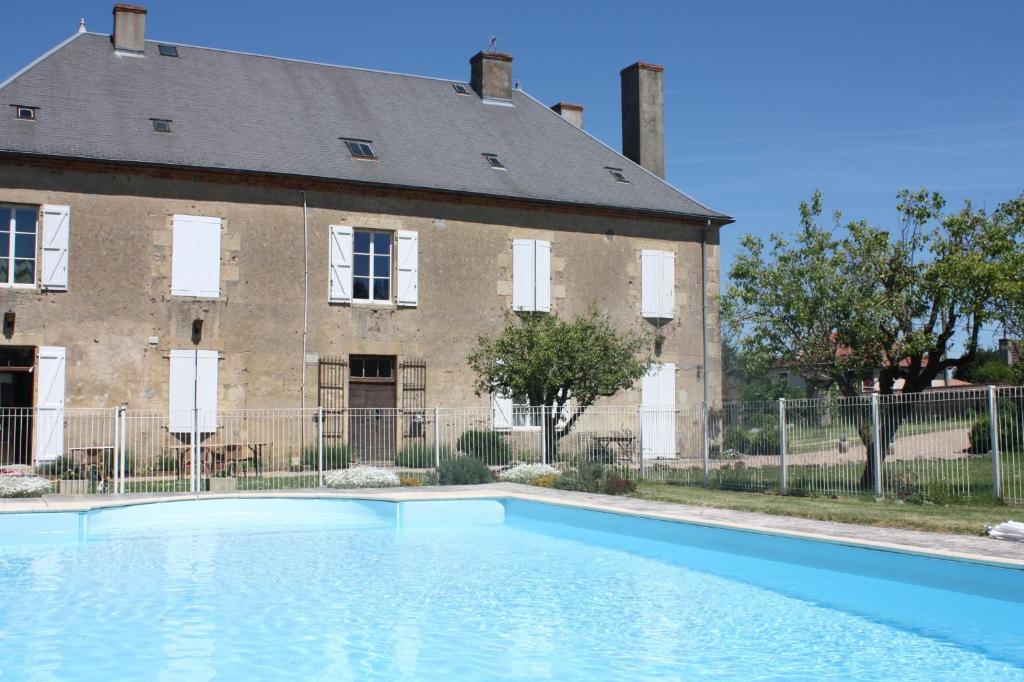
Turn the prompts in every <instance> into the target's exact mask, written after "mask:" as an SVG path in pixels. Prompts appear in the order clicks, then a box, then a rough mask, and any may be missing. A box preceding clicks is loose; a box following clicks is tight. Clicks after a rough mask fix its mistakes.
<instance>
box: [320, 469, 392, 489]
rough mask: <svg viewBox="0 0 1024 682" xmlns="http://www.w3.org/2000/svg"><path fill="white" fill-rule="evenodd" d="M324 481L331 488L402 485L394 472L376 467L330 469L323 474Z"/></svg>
mask: <svg viewBox="0 0 1024 682" xmlns="http://www.w3.org/2000/svg"><path fill="white" fill-rule="evenodd" d="M324 483H325V484H327V485H328V486H330V487H331V488H396V487H398V486H400V485H402V482H401V481H400V480H399V479H398V476H396V475H395V473H394V472H392V471H388V470H387V469H379V468H377V467H352V468H351V469H341V470H340V471H330V472H328V473H327V474H326V475H325V476H324Z"/></svg>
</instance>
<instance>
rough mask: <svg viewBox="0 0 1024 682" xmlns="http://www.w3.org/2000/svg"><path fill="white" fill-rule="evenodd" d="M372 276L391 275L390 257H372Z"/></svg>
mask: <svg viewBox="0 0 1024 682" xmlns="http://www.w3.org/2000/svg"><path fill="white" fill-rule="evenodd" d="M373 274H374V275H376V276H377V277H387V276H389V275H390V274H391V256H374V257H373Z"/></svg>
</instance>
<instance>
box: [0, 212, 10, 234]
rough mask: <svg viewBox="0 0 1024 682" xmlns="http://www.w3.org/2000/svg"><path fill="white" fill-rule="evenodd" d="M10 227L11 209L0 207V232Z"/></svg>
mask: <svg viewBox="0 0 1024 682" xmlns="http://www.w3.org/2000/svg"><path fill="white" fill-rule="evenodd" d="M10 229H11V209H9V208H4V207H0V232H7V231H9V230H10Z"/></svg>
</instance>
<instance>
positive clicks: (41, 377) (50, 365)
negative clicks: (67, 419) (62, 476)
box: [35, 346, 65, 461]
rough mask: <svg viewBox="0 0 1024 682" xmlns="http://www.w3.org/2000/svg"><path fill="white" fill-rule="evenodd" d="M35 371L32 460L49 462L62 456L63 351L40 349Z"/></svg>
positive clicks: (50, 347) (41, 347)
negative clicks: (34, 422)
mask: <svg viewBox="0 0 1024 682" xmlns="http://www.w3.org/2000/svg"><path fill="white" fill-rule="evenodd" d="M37 369H38V374H37V375H36V382H37V383H36V408H37V409H36V427H35V459H36V461H51V460H54V459H57V458H58V457H60V456H61V455H63V454H64V373H65V352H64V349H63V348H61V347H59V346H40V347H39V366H38V368H37Z"/></svg>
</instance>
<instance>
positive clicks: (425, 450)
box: [395, 443, 452, 469]
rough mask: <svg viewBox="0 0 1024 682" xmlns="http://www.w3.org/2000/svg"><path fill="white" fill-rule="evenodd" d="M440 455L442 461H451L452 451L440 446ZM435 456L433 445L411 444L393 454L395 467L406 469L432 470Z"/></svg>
mask: <svg viewBox="0 0 1024 682" xmlns="http://www.w3.org/2000/svg"><path fill="white" fill-rule="evenodd" d="M440 455H441V459H442V460H445V459H451V456H452V449H451V448H449V447H447V446H441V450H440ZM436 456H437V453H435V452H434V446H433V445H427V444H426V443H413V444H412V445H407V446H405V447H404V448H402V449H401V450H399V451H398V452H397V453H396V454H395V466H396V467H404V468H407V469H432V468H433V467H434V464H435V463H436V461H435V458H436Z"/></svg>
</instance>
